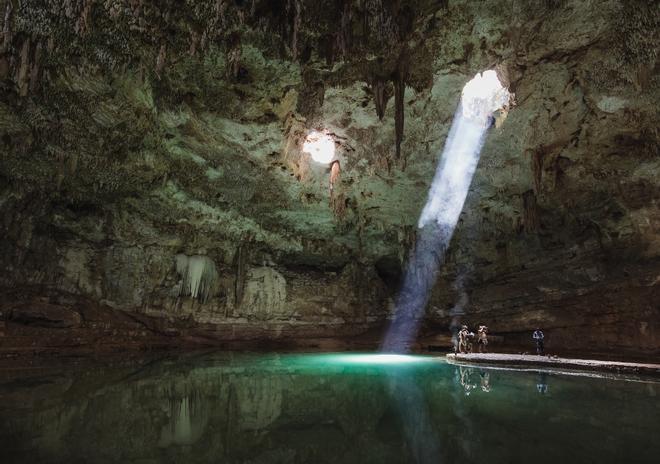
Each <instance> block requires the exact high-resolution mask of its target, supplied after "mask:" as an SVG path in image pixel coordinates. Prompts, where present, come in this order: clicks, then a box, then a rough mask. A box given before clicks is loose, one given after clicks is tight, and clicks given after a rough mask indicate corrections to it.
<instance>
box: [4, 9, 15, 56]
mask: <svg viewBox="0 0 660 464" xmlns="http://www.w3.org/2000/svg"><path fill="white" fill-rule="evenodd" d="M13 12H14V2H11V1H9V2H7V6H6V7H5V22H4V25H3V26H2V52H3V53H4V52H6V51H7V50H9V47H10V46H11V40H12V29H11V20H12V14H13Z"/></svg>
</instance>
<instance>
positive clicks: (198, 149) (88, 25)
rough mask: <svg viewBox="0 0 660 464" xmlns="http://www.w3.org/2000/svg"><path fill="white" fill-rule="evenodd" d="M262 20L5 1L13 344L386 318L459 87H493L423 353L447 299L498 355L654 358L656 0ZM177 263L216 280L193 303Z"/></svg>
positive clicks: (162, 5)
mask: <svg viewBox="0 0 660 464" xmlns="http://www.w3.org/2000/svg"><path fill="white" fill-rule="evenodd" d="M275 3H277V2H265V1H263V2H262V1H254V2H211V1H195V2H192V1H191V2H187V3H186V5H187V8H177V7H175V6H174V4H173V3H172V2H164V1H158V0H151V1H145V2H137V3H136V2H129V1H127V0H126V1H124V0H115V1H113V2H64V3H62V2H50V1H46V2H14V1H5V2H0V7H1V10H2V11H3V12H4V16H3V21H4V29H3V31H4V34H3V38H2V44H3V45H2V49H1V51H0V80H1V98H0V145H1V150H2V158H0V210H1V212H2V214H1V215H0V231H1V233H2V237H3V240H1V241H0V266H1V267H0V285H1V286H2V288H3V317H4V318H5V326H6V327H5V328H4V332H5V333H14V334H17V333H22V332H21V331H22V330H24V329H25V323H24V322H23V323H19V320H21V318H20V317H19V318H18V319H16V318H13V316H10V315H11V314H13V313H14V311H18V309H21V308H24V307H29V306H31V305H32V306H34V307H37V306H38V305H42V306H40V307H41V308H48V307H49V306H48V305H55V306H57V307H58V308H61V309H63V310H65V311H73V312H74V313H76V314H78V316H77V317H81V316H80V315H81V314H83V316H84V312H85V311H91V310H92V309H91V308H92V307H93V308H94V309H93V310H94V311H97V310H99V311H113V310H114V311H119V312H122V314H123V312H126V313H127V314H130V315H131V317H139V318H142V317H147V318H149V321H151V320H152V319H151V318H153V320H154V321H160V322H157V323H155V322H154V323H152V322H149V324H147V325H148V326H149V328H150V330H151V329H153V328H154V327H158V330H159V331H161V333H164V332H167V330H170V329H171V330H172V331H173V332H176V333H178V334H181V333H183V332H181V331H182V330H184V329H183V328H182V327H184V326H185V327H187V328H190V327H193V326H196V327H198V328H203V332H204V337H212V338H216V339H239V338H241V336H245V337H247V338H254V339H259V338H279V339H282V338H287V337H293V336H295V337H298V336H300V337H305V336H318V335H323V336H340V335H353V334H355V333H357V332H359V331H363V330H367V329H369V328H373V327H379V326H382V325H384V324H385V323H386V320H387V318H388V317H389V316H390V315H391V312H392V301H393V298H394V296H395V294H396V291H397V289H398V285H399V278H400V275H401V273H402V269H403V268H404V266H405V260H406V256H407V255H408V250H409V249H410V248H411V247H413V246H414V245H415V227H416V226H415V224H416V222H417V216H418V214H419V211H420V210H421V208H422V206H423V204H424V201H425V199H426V195H427V190H428V187H429V185H430V182H431V179H432V177H433V173H434V170H435V165H436V163H437V156H438V153H439V152H440V151H441V149H442V147H443V144H444V141H445V137H446V135H447V133H448V130H449V127H450V124H451V121H452V117H453V114H454V112H455V110H456V106H457V103H458V99H459V95H460V92H461V89H462V87H463V85H464V84H465V83H466V82H467V81H468V80H469V79H470V78H471V77H472V76H473V75H474V74H475V73H476V72H478V71H483V70H485V69H491V68H496V69H497V71H498V73H499V75H500V78H501V79H502V80H503V81H505V83H506V84H507V85H508V87H509V90H510V91H512V92H514V93H515V106H514V107H512V108H510V111H509V112H508V114H506V119H504V118H500V119H498V123H497V127H494V128H492V129H491V130H490V132H489V135H488V139H487V141H486V144H485V146H484V149H483V153H482V160H481V162H480V164H479V167H478V169H477V174H476V176H475V178H474V180H473V183H472V187H471V191H470V194H469V196H468V200H467V202H466V205H465V207H464V211H463V214H462V215H461V219H460V221H459V225H458V227H457V230H456V233H455V235H454V238H453V241H452V243H451V245H450V247H449V249H448V251H447V254H446V259H445V263H444V265H443V267H442V270H441V274H440V277H439V280H438V284H437V286H436V288H435V289H434V293H433V297H432V299H431V302H430V304H429V307H428V308H427V317H426V322H427V326H426V330H427V332H428V333H430V334H433V333H439V332H444V331H446V327H447V325H448V323H449V313H450V311H451V310H452V308H455V307H456V306H457V305H461V306H462V307H461V308H460V309H461V310H462V311H463V312H464V313H465V316H464V318H465V320H467V321H468V322H470V323H472V324H476V323H477V321H479V322H485V323H488V324H489V325H490V326H491V329H492V330H493V331H495V332H498V333H500V334H502V335H504V336H505V338H507V339H508V340H510V341H511V342H512V343H522V341H523V340H525V339H526V337H527V334H528V333H529V331H530V330H532V329H533V328H534V326H535V325H541V326H543V327H544V328H545V329H546V331H547V333H548V334H549V338H548V343H549V344H554V343H556V345H557V347H559V346H563V347H566V348H573V349H582V350H586V349H589V350H592V351H608V350H628V351H630V352H634V353H657V351H658V348H659V346H660V344H659V339H658V336H657V335H656V334H657V333H658V329H659V327H658V324H659V320H660V317H659V312H660V308H659V307H658V301H660V299H659V298H658V288H660V287H659V286H658V285H659V284H658V275H660V260H659V258H658V256H659V255H658V253H659V251H660V240H659V239H658V237H659V236H660V234H659V233H658V231H659V228H660V214H659V213H658V211H660V209H658V199H659V192H660V187H659V186H658V179H659V177H658V173H660V165H659V163H660V161H659V160H660V158H659V157H658V133H657V127H658V124H657V121H658V114H657V105H656V103H655V102H657V101H658V96H659V95H658V73H657V54H658V30H659V29H660V28H658V22H659V21H660V19H659V13H658V10H657V8H655V6H654V4H653V2H649V1H644V0H635V1H632V2H623V1H616V0H598V1H596V0H594V1H584V2H571V1H542V0H538V1H535V0H529V1H521V2H509V1H499V0H494V1H492V2H485V3H484V2H471V1H458V0H457V1H449V2H434V1H401V2H389V1H382V2H367V3H368V5H367V3H365V2H354V3H350V2H348V3H347V6H346V7H345V8H344V9H340V8H339V7H338V6H337V5H338V4H339V3H338V2H325V3H324V4H323V5H322V7H319V6H318V4H315V5H312V3H314V2H307V1H301V2H298V8H297V9H295V8H294V9H291V8H288V9H287V8H286V7H282V8H279V7H277V6H276V5H275ZM326 3H327V4H326ZM277 5H279V3H277ZM342 8H343V7H342ZM338 24H339V25H340V26H337V25H338ZM312 129H325V130H327V131H328V132H329V133H331V134H332V136H333V137H334V138H335V140H336V148H337V156H338V159H339V160H340V162H341V173H340V177H339V181H338V182H337V183H336V185H335V187H334V190H333V192H332V196H331V194H330V189H329V175H330V173H329V169H328V168H327V167H324V166H321V165H318V164H315V163H313V162H312V161H311V160H310V158H309V156H308V155H307V154H305V153H303V152H302V151H301V146H302V140H303V138H304V136H305V134H306V133H307V131H309V130H312ZM177 255H185V256H203V257H206V258H205V259H208V260H210V262H212V263H214V266H215V269H216V272H217V278H215V279H214V280H213V286H212V289H210V290H211V291H210V294H209V297H208V298H203V299H202V300H203V301H202V300H200V299H199V298H191V296H190V295H185V294H183V293H185V292H183V293H182V292H181V285H182V276H181V275H180V274H179V273H178V272H177V270H176V258H175V257H176V256H177ZM19 300H20V301H19ZM43 305H46V306H43ZM19 306H20V308H19ZM99 308H100V309H99ZM21 310H22V309H21ZM41 312H42V313H44V314H46V313H48V310H47V309H44V310H43V311H41ZM17 314H18V313H17ZM104 314H105V313H104ZM44 317H45V316H44ZM58 317H59V319H57V318H56V319H57V320H61V319H62V317H60V316H58ZM71 317H73V318H74V319H75V318H76V316H71ZM122 317H123V316H122ZM46 318H47V317H46ZM42 319H43V318H42ZM111 319H112V318H111ZM81 320H83V322H81V324H82V326H83V328H84V327H86V325H85V324H88V323H87V322H84V320H85V318H84V317H82V319H81ZM122 320H123V319H122ZM140 320H142V319H140ZM145 320H146V319H144V320H143V322H144V321H145ZM127 323H128V322H127ZM133 323H136V322H135V321H133V322H130V324H133ZM21 324H22V325H21ZM105 324H108V325H112V322H109V321H106V322H105ZM121 324H123V322H122V323H121ZM121 324H120V325H121ZM121 326H122V327H123V325H121ZM168 327H169V329H168ZM127 330H128V329H127ZM130 330H133V329H130ZM130 330H129V331H130ZM136 330H138V329H136ZM186 330H187V329H186ZM12 331H13V332H12ZM138 331H139V330H138ZM7 343H10V342H7ZM11 343H13V342H11Z"/></svg>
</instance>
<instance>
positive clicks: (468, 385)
mask: <svg viewBox="0 0 660 464" xmlns="http://www.w3.org/2000/svg"><path fill="white" fill-rule="evenodd" d="M458 369H459V372H460V382H461V386H462V387H463V391H464V392H465V396H470V393H472V390H474V389H475V388H477V384H476V383H473V382H472V369H471V368H469V367H463V366H459V367H458Z"/></svg>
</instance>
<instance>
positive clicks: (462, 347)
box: [458, 325, 470, 353]
mask: <svg viewBox="0 0 660 464" xmlns="http://www.w3.org/2000/svg"><path fill="white" fill-rule="evenodd" d="M469 336H470V333H469V332H468V326H467V325H463V326H461V330H460V332H458V352H459V353H467V352H468V337H469Z"/></svg>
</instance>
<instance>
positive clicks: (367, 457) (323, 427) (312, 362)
mask: <svg viewBox="0 0 660 464" xmlns="http://www.w3.org/2000/svg"><path fill="white" fill-rule="evenodd" d="M659 394H660V383H658V382H657V380H654V379H623V378H618V379H605V378H597V377H594V376H589V375H567V374H562V373H553V372H545V373H543V372H533V371H527V372H519V371H512V370H498V369H481V368H471V367H458V366H454V365H451V364H447V363H446V362H444V360H441V359H437V358H430V357H422V356H410V357H407V356H406V357H399V356H387V355H385V356H382V355H381V356H374V355H364V354H305V355H301V354H293V355H274V354H236V353H214V354H206V355H197V356H188V357H183V358H166V359H161V360H157V361H152V362H150V363H147V364H142V365H140V366H130V365H128V366H126V365H124V366H121V367H107V366H106V367H102V368H101V367H96V368H82V367H78V368H75V367H74V368H65V369H63V368H51V369H47V370H36V371H34V370H31V371H20V372H19V371H0V461H1V462H2V463H13V462H21V463H32V462H67V463H95V462H103V463H105V462H108V463H111V462H112V463H114V462H122V463H144V464H146V463H161V462H164V463H169V462H172V463H174V462H176V463H196V462H209V463H211V462H212V463H255V464H256V463H359V464H367V463H413V462H424V463H427V462H428V463H458V462H461V463H473V462H474V463H476V462H479V463H480V464H492V463H546V462H547V463H562V464H568V463H599V464H604V463H623V462H628V463H633V462H634V463H644V462H648V463H651V462H653V463H657V462H660V458H659V456H660V439H659V437H660V433H659V432H660V403H659V401H658V399H659V398H658V395H659Z"/></svg>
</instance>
